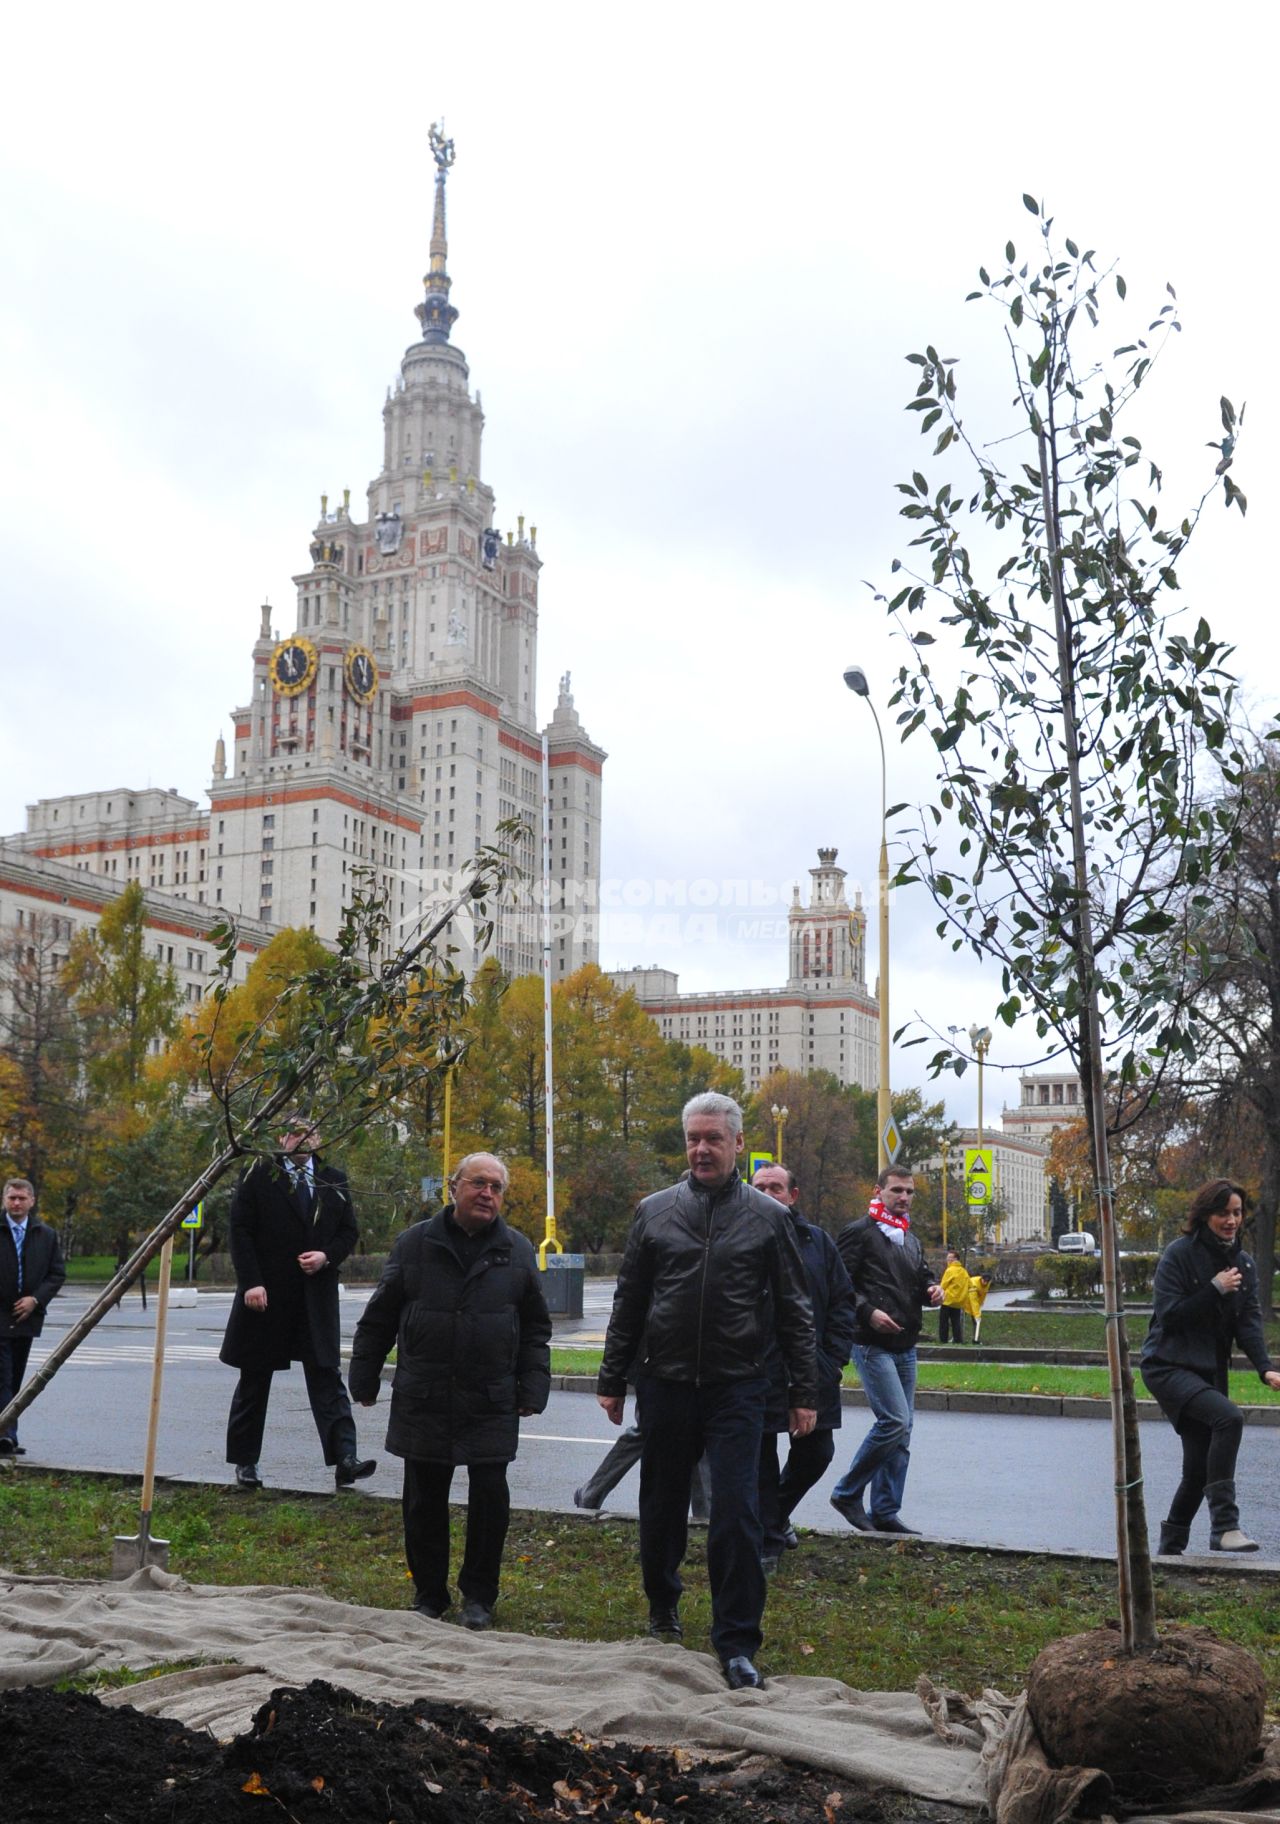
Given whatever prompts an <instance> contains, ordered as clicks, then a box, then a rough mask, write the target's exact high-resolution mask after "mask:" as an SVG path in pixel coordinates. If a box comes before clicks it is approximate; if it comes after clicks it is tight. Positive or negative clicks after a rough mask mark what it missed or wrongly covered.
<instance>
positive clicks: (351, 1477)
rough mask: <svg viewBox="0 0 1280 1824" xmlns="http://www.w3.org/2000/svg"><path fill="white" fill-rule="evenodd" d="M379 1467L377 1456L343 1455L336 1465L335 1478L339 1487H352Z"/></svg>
mask: <svg viewBox="0 0 1280 1824" xmlns="http://www.w3.org/2000/svg"><path fill="white" fill-rule="evenodd" d="M377 1467H378V1459H377V1458H376V1457H343V1458H342V1460H341V1461H340V1462H339V1463H337V1464H336V1465H335V1466H334V1471H333V1479H334V1481H335V1482H336V1483H337V1485H338V1487H339V1488H350V1487H352V1485H353V1484H354V1483H356V1482H359V1481H361V1480H362V1478H363V1477H365V1476H371V1475H372V1474H373V1472H374V1470H375V1469H376V1468H377Z"/></svg>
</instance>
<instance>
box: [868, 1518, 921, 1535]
mask: <svg viewBox="0 0 1280 1824" xmlns="http://www.w3.org/2000/svg"><path fill="white" fill-rule="evenodd" d="M871 1524H872V1527H873V1528H874V1529H875V1531H876V1532H877V1533H907V1534H909V1535H910V1537H911V1538H912V1539H918V1538H919V1537H920V1532H919V1529H918V1528H917V1527H914V1526H904V1525H903V1524H902V1522H901V1520H899V1518H898V1516H897V1515H896V1514H891V1515H890V1517H889V1518H888V1519H887V1520H875V1519H873V1520H872V1522H871Z"/></svg>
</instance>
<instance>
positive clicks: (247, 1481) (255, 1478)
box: [236, 1463, 262, 1488]
mask: <svg viewBox="0 0 1280 1824" xmlns="http://www.w3.org/2000/svg"><path fill="white" fill-rule="evenodd" d="M236 1485H237V1487H239V1488H261V1487H262V1477H261V1476H260V1475H259V1474H258V1465H257V1464H256V1463H237V1464H236Z"/></svg>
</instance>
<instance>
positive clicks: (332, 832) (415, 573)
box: [4, 129, 605, 976]
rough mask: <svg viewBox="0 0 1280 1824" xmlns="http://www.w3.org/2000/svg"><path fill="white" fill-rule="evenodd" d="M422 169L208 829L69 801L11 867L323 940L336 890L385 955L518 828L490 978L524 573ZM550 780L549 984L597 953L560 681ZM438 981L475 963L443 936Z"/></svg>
mask: <svg viewBox="0 0 1280 1824" xmlns="http://www.w3.org/2000/svg"><path fill="white" fill-rule="evenodd" d="M431 145H432V151H433V154H434V156H435V160H436V175H435V200H434V216H433V225H432V234H431V253H430V267H429V270H428V272H427V274H426V277H425V279H424V281H423V284H424V296H423V301H422V302H421V303H420V304H419V305H418V306H417V307H416V312H415V314H416V315H417V317H418V320H419V323H420V325H421V330H422V334H421V338H420V339H419V340H418V341H416V342H414V343H413V344H411V346H410V347H409V348H408V349H407V350H406V352H405V355H404V358H403V360H402V362H401V364H400V371H399V374H398V376H397V378H396V381H395V384H394V386H393V387H391V388H390V389H389V390H388V393H387V399H386V403H385V404H384V406H383V408H382V430H383V435H382V464H381V468H380V469H379V472H378V474H377V476H376V477H375V478H374V480H373V481H372V482H371V483H370V484H369V487H368V489H367V498H366V510H365V517H364V518H363V519H361V518H358V517H356V516H355V515H354V514H353V512H352V508H351V502H350V492H349V490H347V491H344V493H343V496H342V503H341V505H340V506H338V507H336V509H334V510H332V511H331V510H330V507H329V498H328V496H322V497H321V503H320V516H319V519H318V520H317V522H316V525H315V527H314V528H313V530H312V533H311V537H310V540H309V552H308V563H307V564H306V566H305V567H304V568H303V569H302V570H301V571H300V572H299V574H298V575H296V576H295V577H294V578H293V584H294V591H295V600H294V603H293V605H292V607H291V608H290V609H289V610H288V611H287V612H285V613H283V614H277V613H276V612H275V611H273V610H272V609H271V608H270V607H267V606H264V607H263V608H262V609H261V611H260V617H259V625H258V628H257V639H256V642H255V643H254V645H253V649H252V655H251V663H252V674H251V680H250V686H249V691H248V695H247V698H246V700H245V702H244V703H243V704H241V705H240V706H239V707H238V708H237V709H235V710H234V711H233V712H232V718H231V725H232V731H233V733H232V739H231V743H230V750H229V751H228V746H227V743H226V742H225V741H224V740H223V739H222V738H221V737H219V739H218V741H217V743H216V748H215V756H214V767H213V779H212V784H211V786H210V790H209V799H210V806H209V809H208V810H205V809H203V808H202V807H201V806H200V805H199V804H197V803H196V802H195V801H194V800H193V799H189V798H184V797H181V796H179V795H178V793H177V792H164V791H156V790H150V789H149V790H147V791H135V790H131V789H130V790H124V789H121V790H113V791H92V792H86V793H82V794H76V795H72V796H69V797H64V798H57V799H43V800H41V801H40V802H39V803H38V804H35V805H32V806H30V807H28V814H27V828H26V830H25V831H23V832H22V833H21V834H19V835H16V836H13V837H9V838H6V839H4V840H5V841H6V843H7V845H8V847H9V848H10V849H11V850H19V851H23V852H25V853H26V854H28V855H31V856H34V857H44V858H46V859H49V860H52V861H56V862H58V863H59V864H61V865H62V866H64V867H66V868H68V869H71V870H72V871H74V872H76V873H80V874H85V875H92V876H93V877H94V878H95V880H97V881H99V882H105V883H110V885H111V886H113V887H115V888H117V889H118V888H119V887H122V886H123V885H124V884H125V883H126V882H127V881H129V880H138V881H140V882H141V884H142V886H143V887H144V888H145V889H147V891H148V892H155V893H158V894H165V895H169V896H171V897H176V898H179V899H182V900H187V901H190V902H192V903H193V904H194V905H198V906H208V907H210V908H212V909H214V910H215V911H217V910H221V911H224V912H232V913H234V914H236V916H237V917H240V918H244V917H247V918H249V919H251V920H253V921H254V922H255V923H256V924H260V925H261V926H263V927H264V928H266V929H272V928H276V929H278V928H279V927H281V926H286V925H301V926H310V927H311V928H312V929H314V930H315V931H317V932H318V933H319V934H320V935H321V936H322V937H324V938H326V939H332V938H333V937H334V936H335V935H336V934H337V931H338V929H339V926H340V922H341V916H342V908H343V906H344V904H346V903H348V902H349V900H350V898H351V896H352V892H353V889H354V888H355V886H356V884H357V880H358V879H359V880H360V882H361V884H364V885H366V886H367V885H368V884H369V882H370V881H371V880H372V881H374V882H376V883H377V885H378V886H380V887H381V888H383V889H385V890H386V891H387V892H388V893H389V895H390V903H391V910H392V914H393V918H394V920H395V922H396V925H397V928H398V930H399V932H400V933H401V934H403V935H406V936H407V935H409V934H411V933H412V932H413V930H414V929H415V928H416V927H417V926H418V924H419V921H420V920H421V919H422V918H423V917H424V916H426V915H427V914H429V912H430V910H431V908H432V907H434V906H437V905H439V904H442V903H443V902H444V901H445V900H447V899H448V897H449V896H450V892H451V889H452V886H453V884H454V882H455V881H456V880H457V878H458V875H459V870H461V869H462V868H463V867H464V866H465V864H466V863H467V862H468V861H469V860H470V859H471V858H472V857H473V856H474V855H475V853H476V851H477V850H478V849H479V848H480V847H481V846H489V845H493V844H496V843H498V842H499V841H500V840H502V841H505V840H506V839H500V838H499V835H498V826H499V824H500V823H502V822H504V821H507V820H510V819H512V818H515V817H517V816H519V817H521V818H523V819H524V820H525V821H526V824H527V829H526V833H525V835H524V837H523V839H522V840H521V842H520V845H519V850H518V859H519V861H520V862H521V864H522V866H523V868H524V869H525V871H526V881H525V886H524V890H523V894H517V895H515V896H513V903H512V904H511V905H510V906H509V907H507V908H506V909H505V910H504V911H503V912H502V913H501V914H500V916H499V920H498V927H497V932H496V936H495V946H496V953H497V956H498V959H499V961H500V962H501V963H502V964H503V966H504V967H505V968H506V969H508V970H509V971H510V972H512V973H513V974H521V973H526V972H528V971H530V970H534V969H536V968H538V967H539V966H540V944H541V928H540V911H539V908H540V905H541V881H540V875H541V856H542V833H541V809H542V784H541V758H542V731H539V729H538V727H537V724H536V721H535V710H536V702H537V649H538V606H539V603H538V593H539V574H540V571H541V559H540V558H539V556H538V551H537V531H536V528H535V527H530V528H528V530H526V528H525V523H524V518H523V516H521V517H520V518H519V519H518V521H517V524H516V527H515V528H514V529H513V530H510V531H507V532H505V533H503V532H502V531H500V530H499V528H498V526H497V524H496V523H495V517H494V496H493V491H492V489H491V488H490V487H489V486H488V484H487V483H486V482H485V481H484V479H483V474H482V465H481V434H482V431H483V427H484V413H483V410H482V408H481V403H480V395H479V393H478V392H476V393H475V394H474V395H473V393H472V391H471V388H470V379H469V370H468V367H467V362H466V358H465V356H464V355H463V354H462V351H461V350H460V349H459V348H457V347H455V346H454V344H453V343H452V341H451V340H450V336H451V331H452V328H453V324H454V321H455V319H456V318H457V315H458V312H457V310H456V308H455V307H454V306H453V305H452V304H451V303H450V302H449V291H450V283H451V282H450V279H449V276H448V273H447V270H446V239H445V182H446V176H447V172H448V170H449V167H450V166H451V164H452V162H453V146H452V142H451V141H446V140H444V139H443V137H442V136H441V135H440V134H439V133H437V132H436V131H435V129H433V130H432V137H431ZM545 734H546V737H547V744H548V753H549V769H548V770H549V779H550V790H549V800H550V821H551V842H550V861H551V868H552V904H553V908H554V910H555V911H556V912H557V913H558V914H559V916H558V918H557V920H556V924H555V935H554V939H553V958H554V971H555V974H556V975H557V976H560V975H564V974H567V973H569V972H570V971H571V970H573V969H575V968H577V967H578V966H579V965H580V964H581V963H584V962H588V961H594V960H595V959H596V957H597V953H598V942H597V938H598V911H597V899H598V878H599V869H600V831H601V811H602V804H601V788H602V772H603V765H604V760H605V754H604V752H603V750H602V749H600V748H599V747H597V746H596V745H595V744H594V743H593V742H592V741H591V740H590V739H589V737H588V736H587V734H586V732H585V730H584V729H583V727H582V724H581V721H580V720H579V718H578V714H577V711H576V709H575V707H574V702H573V697H572V694H571V692H570V688H569V678H568V675H567V674H566V675H565V676H564V677H563V678H562V679H561V682H560V693H559V703H558V706H557V708H556V711H555V714H554V716H553V717H552V719H551V721H550V723H549V724H548V725H547V728H546V730H545ZM458 937H461V940H462V950H461V953H460V955H459V959H458V960H459V961H460V962H461V963H462V965H463V966H464V967H469V966H473V965H474V964H475V963H477V962H478V961H479V960H480V952H479V951H478V950H477V949H475V947H474V945H473V943H471V942H469V940H468V938H467V934H466V931H465V929H463V930H462V931H461V932H459V931H458V928H457V927H455V938H458Z"/></svg>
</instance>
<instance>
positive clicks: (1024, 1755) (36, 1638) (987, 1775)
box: [0, 1569, 1280, 1824]
mask: <svg viewBox="0 0 1280 1824" xmlns="http://www.w3.org/2000/svg"><path fill="white" fill-rule="evenodd" d="M0 1603H3V1608H4V1617H5V1626H4V1629H3V1631H2V1632H0V1689H10V1688H13V1687H15V1686H20V1685H47V1684H53V1683H56V1682H57V1681H58V1680H61V1679H67V1678H82V1677H85V1676H86V1675H88V1674H90V1673H92V1672H94V1671H107V1670H110V1669H113V1668H115V1667H118V1666H129V1667H131V1668H133V1669H134V1670H136V1671H141V1670H143V1669H144V1668H145V1667H147V1666H152V1665H157V1664H162V1663H163V1662H165V1661H172V1660H183V1659H200V1660H204V1661H207V1662H208V1663H207V1664H204V1665H201V1666H199V1667H197V1668H195V1669H193V1670H190V1671H186V1672H177V1673H172V1674H170V1675H168V1676H166V1677H164V1678H158V1679H153V1680H148V1681H147V1682H146V1683H145V1684H143V1685H135V1686H130V1687H128V1688H126V1689H124V1690H121V1691H118V1692H113V1693H111V1694H110V1695H108V1696H107V1697H105V1698H104V1701H105V1702H107V1703H112V1702H116V1703H129V1704H132V1705H134V1706H135V1707H136V1708H138V1709H140V1710H147V1711H151V1712H153V1713H156V1714H160V1715H164V1716H171V1717H176V1718H177V1719H179V1720H180V1721H181V1722H183V1723H185V1724H187V1725H188V1727H190V1728H194V1729H204V1728H207V1729H209V1730H211V1731H212V1733H213V1734H214V1735H216V1736H218V1737H219V1738H227V1737H230V1736H232V1735H235V1734H237V1733H239V1732H240V1731H242V1730H244V1729H246V1728H247V1727H248V1726H249V1722H250V1720H251V1718H252V1716H253V1713H254V1711H255V1710H256V1709H257V1708H258V1706H259V1705H260V1704H261V1703H262V1702H263V1701H264V1700H265V1698H266V1697H267V1696H268V1694H269V1693H270V1691H271V1690H272V1688H273V1687H274V1686H276V1685H286V1684H288V1685H305V1684H306V1683H307V1682H308V1681H309V1680H311V1679H313V1678H322V1679H326V1680H327V1681H328V1682H329V1683H331V1684H334V1685H338V1686H341V1687H344V1688H345V1689H347V1690H350V1691H353V1692H356V1693H358V1694H359V1695H360V1696H362V1697H365V1698H368V1699H371V1700H374V1701H378V1702H386V1703H408V1702H411V1701H413V1700H414V1699H416V1698H423V1697H426V1698H435V1699H438V1700H441V1701H444V1702H449V1703H461V1704H467V1705H469V1706H471V1707H472V1708H473V1709H475V1710H476V1711H477V1712H478V1713H479V1714H480V1715H481V1716H482V1717H484V1718H486V1719H489V1720H497V1721H500V1722H507V1723H527V1724H531V1725H533V1726H534V1727H536V1728H540V1729H552V1730H556V1731H557V1732H561V1733H563V1732H566V1731H568V1730H571V1729H577V1730H580V1731H581V1732H582V1733H583V1734H584V1735H586V1736H588V1737H593V1738H596V1739H599V1738H601V1737H606V1738H610V1739H614V1740H621V1741H632V1742H641V1743H648V1744H651V1745H653V1746H655V1747H666V1748H676V1747H679V1748H687V1749H693V1750H695V1751H696V1750H705V1751H724V1750H726V1749H729V1750H742V1751H744V1752H747V1753H752V1754H767V1755H776V1756H778V1757H779V1758H782V1759H789V1760H794V1761H800V1762H803V1763H805V1764H807V1765H809V1766H812V1767H819V1768H823V1769H826V1770H828V1771H830V1772H831V1773H834V1774H839V1775H842V1776H844V1777H845V1778H847V1779H853V1780H857V1781H859V1782H861V1783H863V1784H865V1785H868V1786H880V1787H888V1788H891V1789H893V1790H896V1791H899V1792H907V1793H911V1794H914V1795H915V1796H916V1797H918V1798H922V1799H934V1800H938V1801H943V1802H946V1803H948V1804H952V1805H960V1806H965V1807H967V1808H969V1809H972V1810H975V1811H976V1810H979V1809H983V1808H986V1809H989V1811H990V1812H991V1813H992V1814H993V1815H994V1816H995V1817H996V1818H997V1820H998V1824H1063V1821H1065V1820H1067V1819H1070V1818H1072V1817H1075V1816H1077V1815H1079V1812H1078V1810H1077V1807H1079V1806H1083V1807H1085V1809H1086V1810H1087V1811H1089V1812H1091V1813H1092V1815H1094V1816H1097V1815H1098V1811H1099V1809H1101V1810H1102V1812H1103V1814H1104V1816H1105V1813H1106V1794H1107V1791H1108V1783H1107V1782H1106V1780H1105V1776H1103V1775H1100V1774H1098V1773H1097V1771H1096V1770H1095V1769H1091V1768H1051V1767H1049V1765H1048V1763H1047V1761H1046V1760H1045V1757H1044V1754H1043V1751H1042V1750H1041V1749H1040V1746H1039V1742H1038V1740H1037V1739H1036V1737H1035V1731H1034V1728H1033V1727H1032V1726H1031V1723H1030V1719H1029V1718H1028V1717H1027V1715H1026V1709H1025V1705H1024V1704H1023V1702H1022V1700H1021V1699H1017V1700H1011V1699H1009V1698H1006V1697H1004V1696H1003V1695H1002V1694H1001V1693H1000V1692H998V1691H987V1692H984V1693H983V1696H982V1698H981V1699H978V1700H969V1699H966V1698H963V1697H961V1696H960V1695H959V1694H958V1693H956V1692H952V1691H946V1690H943V1689H941V1688H939V1687H936V1686H934V1685H932V1684H931V1683H930V1682H929V1681H928V1680H927V1679H923V1678H922V1679H921V1680H920V1683H919V1688H918V1690H917V1691H916V1692H912V1693H899V1692H886V1691H871V1692H866V1691H855V1690H853V1689H852V1688H851V1687H850V1686H848V1685H845V1684H842V1683H841V1682H840V1681H839V1680H838V1679H833V1678H801V1677H787V1678H771V1679H770V1680H769V1683H768V1686H767V1688H766V1689H765V1690H764V1691H737V1692H731V1691H728V1690H727V1689H726V1688H725V1684H724V1679H723V1677H722V1675H721V1672H720V1668H719V1666H718V1665H717V1664H716V1661H715V1660H714V1659H713V1658H711V1657H710V1655H708V1654H705V1653H695V1652H691V1651H689V1650H688V1649H687V1648H684V1647H676V1646H662V1645H659V1643H658V1642H656V1641H651V1640H644V1641H615V1642H607V1643H601V1642H590V1641H574V1640H569V1641H549V1640H536V1639H533V1638H531V1637H529V1636H527V1635H523V1634H505V1633H502V1632H500V1631H498V1630H496V1629H495V1630H494V1631H493V1632H492V1633H488V1634H471V1633H468V1632H467V1631H466V1630H465V1629H463V1628H460V1627H457V1626H454V1625H452V1624H451V1623H447V1622H433V1621H427V1620H426V1619H424V1618H423V1617H422V1616H420V1615H415V1614H413V1613H412V1612H410V1611H407V1610H399V1611H397V1610H389V1609H370V1608H357V1607H354V1606H352V1605H350V1604H347V1603H341V1602H334V1601H332V1600H331V1599H330V1598H329V1597H326V1596H321V1595H318V1594H316V1593H315V1592H313V1591H308V1590H296V1589H280V1588H275V1587H273V1586H270V1585H264V1586H257V1587H254V1586H250V1587H241V1588H226V1587H222V1586H217V1585H212V1584H191V1583H187V1582H186V1581H184V1579H182V1578H180V1577H175V1576H171V1575H170V1574H168V1573H167V1572H164V1571H158V1570H154V1569H152V1570H143V1571H138V1572H136V1573H135V1574H134V1575H133V1576H132V1577H129V1578H127V1579H125V1580H124V1581H122V1582H119V1583H116V1582H100V1583H94V1582H80V1581H77V1580H74V1579H71V1578H58V1577H18V1576H13V1575H9V1576H4V1577H0ZM1277 1798H1280V1744H1278V1743H1277V1742H1276V1741H1275V1740H1273V1741H1272V1742H1271V1743H1270V1745H1269V1748H1268V1754H1267V1757H1266V1758H1265V1760H1264V1763H1263V1766H1262V1767H1261V1768H1260V1769H1259V1770H1257V1772H1256V1773H1255V1774H1254V1776H1253V1777H1252V1778H1251V1779H1250V1780H1249V1781H1247V1782H1242V1783H1241V1785H1239V1786H1237V1787H1234V1788H1232V1789H1231V1790H1230V1791H1222V1792H1219V1793H1214V1794H1203V1795H1201V1799H1200V1809H1198V1810H1195V1811H1193V1810H1191V1808H1190V1807H1188V1808H1187V1810H1186V1811H1184V1812H1179V1813H1178V1814H1177V1815H1178V1817H1179V1820H1180V1824H1260V1820H1264V1819H1265V1820H1271V1819H1274V1820H1276V1824H1280V1811H1273V1810H1266V1811H1263V1810H1260V1809H1258V1807H1259V1806H1260V1805H1265V1804H1269V1803H1274V1802H1275V1801H1276V1800H1277ZM1215 1807H1216V1808H1215ZM1172 1815H1174V1814H1173V1813H1172V1812H1170V1811H1168V1810H1166V1811H1163V1812H1160V1813H1151V1814H1148V1815H1146V1816H1144V1817H1143V1818H1142V1819H1140V1820H1139V1819H1134V1820H1132V1824H1156V1821H1157V1820H1158V1819H1160V1818H1168V1817H1170V1816H1172Z"/></svg>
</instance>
